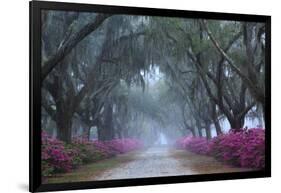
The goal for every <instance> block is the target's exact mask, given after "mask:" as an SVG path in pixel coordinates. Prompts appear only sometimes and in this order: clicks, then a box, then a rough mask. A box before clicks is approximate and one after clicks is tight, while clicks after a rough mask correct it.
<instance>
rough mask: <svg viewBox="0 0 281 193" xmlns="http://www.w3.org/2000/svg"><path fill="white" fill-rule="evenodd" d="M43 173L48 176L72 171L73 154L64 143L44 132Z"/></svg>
mask: <svg viewBox="0 0 281 193" xmlns="http://www.w3.org/2000/svg"><path fill="white" fill-rule="evenodd" d="M41 157H42V173H43V175H44V176H48V175H50V174H52V173H56V172H67V171H69V170H71V169H72V166H73V165H72V161H73V160H72V156H71V153H69V152H68V151H67V149H66V148H65V144H64V143H63V142H62V141H59V140H57V139H54V138H51V137H50V136H49V135H48V134H47V133H46V132H42V156H41Z"/></svg>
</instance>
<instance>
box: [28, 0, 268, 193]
mask: <svg viewBox="0 0 281 193" xmlns="http://www.w3.org/2000/svg"><path fill="white" fill-rule="evenodd" d="M29 3H30V4H29V6H30V7H29V11H30V18H29V21H30V78H29V80H30V81H29V84H30V97H29V104H30V106H29V108H30V113H29V122H30V130H29V133H30V142H29V155H30V162H29V168H30V171H29V172H30V174H29V191H30V192H38V191H40V192H41V191H59V190H77V189H90V188H108V187H123V186H139V185H153V184H168V183H183V182H199V181H214V180H230V179H244V178H262V177H270V176H271V123H270V120H271V17H270V16H265V15H248V14H233V13H215V12H201V11H184V10H170V9H156V8H140V7H124V6H108V5H93V4H80V3H62V2H46V1H44V2H43V1H31V2H29ZM42 9H47V10H65V11H80V12H103V13H114V14H133V15H149V16H169V17H183V18H204V19H223V20H237V21H249V22H250V21H252V22H264V23H265V24H266V41H265V42H266V49H265V50H266V52H265V58H266V65H265V67H266V69H265V74H266V77H265V83H266V84H265V85H266V88H265V89H266V106H265V110H266V115H265V117H266V120H265V125H266V128H267V129H266V130H265V136H266V141H265V142H266V148H265V155H266V159H265V169H264V170H263V171H249V172H237V173H236V172H235V173H219V174H202V175H201V174H200V175H189V176H173V177H153V178H142V179H124V180H123V179H120V180H107V181H87V182H74V183H60V184H42V181H41V137H40V136H41V132H40V128H41V125H40V124H41V121H40V119H41V115H40V114H41V81H40V73H41V65H40V64H41V53H40V52H41V13H40V12H41V10H42Z"/></svg>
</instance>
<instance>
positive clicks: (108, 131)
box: [100, 104, 115, 141]
mask: <svg viewBox="0 0 281 193" xmlns="http://www.w3.org/2000/svg"><path fill="white" fill-rule="evenodd" d="M114 136H115V135H114V127H113V111H112V104H107V105H105V112H104V122H103V124H102V127H101V130H100V140H102V141H107V140H112V139H114Z"/></svg>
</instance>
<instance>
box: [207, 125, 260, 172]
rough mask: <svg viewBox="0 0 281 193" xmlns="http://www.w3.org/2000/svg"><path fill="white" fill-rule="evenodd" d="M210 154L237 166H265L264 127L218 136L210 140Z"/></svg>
mask: <svg viewBox="0 0 281 193" xmlns="http://www.w3.org/2000/svg"><path fill="white" fill-rule="evenodd" d="M209 155H212V156H214V157H216V158H217V159H218V160H221V161H223V162H226V163H229V164H232V165H235V166H240V167H249V168H264V160H265V133H264V129H261V128H253V129H249V130H241V131H239V132H229V133H227V134H224V135H221V136H218V137H216V138H214V139H213V140H212V141H211V142H210V145H209Z"/></svg>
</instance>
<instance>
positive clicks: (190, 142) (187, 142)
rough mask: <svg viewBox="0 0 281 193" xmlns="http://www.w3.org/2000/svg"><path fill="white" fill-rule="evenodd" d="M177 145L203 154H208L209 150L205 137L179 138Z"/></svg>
mask: <svg viewBox="0 0 281 193" xmlns="http://www.w3.org/2000/svg"><path fill="white" fill-rule="evenodd" d="M176 146H177V147H178V148H182V149H188V150H189V151H191V152H194V153H198V154H201V155H207V154H208V150H209V146H208V141H207V140H206V139H205V138H203V137H189V136H188V137H184V138H181V139H179V140H177V142H176Z"/></svg>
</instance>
